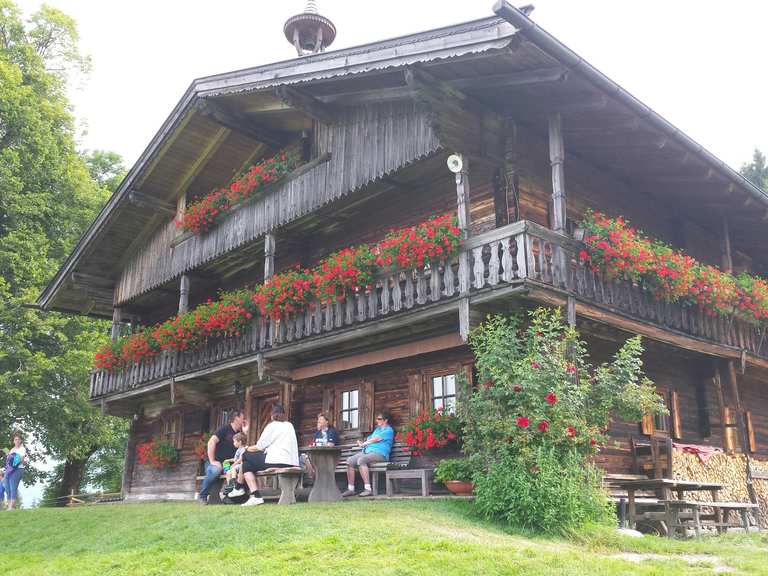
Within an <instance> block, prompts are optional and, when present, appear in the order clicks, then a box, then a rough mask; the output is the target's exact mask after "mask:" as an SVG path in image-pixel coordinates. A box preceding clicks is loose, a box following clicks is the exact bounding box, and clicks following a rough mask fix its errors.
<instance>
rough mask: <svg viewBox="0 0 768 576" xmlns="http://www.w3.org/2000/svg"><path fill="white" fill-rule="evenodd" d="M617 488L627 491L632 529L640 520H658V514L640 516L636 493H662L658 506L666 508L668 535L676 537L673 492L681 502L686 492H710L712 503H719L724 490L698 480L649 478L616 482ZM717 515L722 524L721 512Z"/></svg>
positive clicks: (718, 511)
mask: <svg viewBox="0 0 768 576" xmlns="http://www.w3.org/2000/svg"><path fill="white" fill-rule="evenodd" d="M613 484H614V486H616V487H617V488H621V489H625V490H626V491H627V514H628V516H629V525H630V527H631V528H635V527H636V526H637V521H638V520H645V519H648V518H655V519H658V517H659V515H658V513H653V512H651V513H642V514H638V512H637V509H636V506H635V492H637V491H646V490H654V491H661V494H662V496H661V499H660V500H659V502H658V504H657V505H658V506H659V507H661V506H663V507H664V513H663V515H662V517H663V519H664V521H665V522H666V524H667V533H668V535H670V536H672V535H674V530H673V529H672V526H673V524H676V523H677V520H678V514H677V509H676V508H674V507H673V506H670V505H669V504H668V502H669V501H670V500H671V499H672V498H671V496H672V492H676V493H677V498H678V499H679V500H684V499H685V498H684V493H685V492H702V491H703V492H710V494H711V495H712V501H713V502H717V501H718V499H719V494H720V490H721V489H722V488H723V485H722V484H715V483H712V482H699V481H696V480H676V479H673V478H648V479H637V480H616V481H614V482H613ZM646 505H647V503H646ZM715 514H716V515H717V521H718V523H720V524H722V519H721V518H720V514H721V513H720V510H719V509H717V510H716V511H715Z"/></svg>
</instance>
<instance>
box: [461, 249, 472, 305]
mask: <svg viewBox="0 0 768 576" xmlns="http://www.w3.org/2000/svg"><path fill="white" fill-rule="evenodd" d="M469 259H470V252H469V250H467V249H466V248H465V249H464V250H462V251H461V252H460V253H459V294H462V295H464V294H468V293H469V287H470V285H471V278H470V274H471V273H470V265H469Z"/></svg>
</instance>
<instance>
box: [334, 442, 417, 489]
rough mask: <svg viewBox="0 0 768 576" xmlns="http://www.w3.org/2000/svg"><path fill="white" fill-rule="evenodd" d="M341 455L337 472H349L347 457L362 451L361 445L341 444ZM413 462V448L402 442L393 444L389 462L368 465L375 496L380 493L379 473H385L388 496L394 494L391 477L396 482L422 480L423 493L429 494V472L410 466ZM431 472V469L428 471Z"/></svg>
mask: <svg viewBox="0 0 768 576" xmlns="http://www.w3.org/2000/svg"><path fill="white" fill-rule="evenodd" d="M339 448H341V456H340V457H339V462H338V464H336V473H337V474H346V473H347V459H348V458H349V457H350V456H352V455H354V454H357V453H358V452H360V447H359V446H357V445H356V444H347V445H342V446H339ZM410 464H411V449H410V448H408V446H406V445H405V444H403V443H402V442H395V443H394V444H392V451H391V452H390V454H389V462H375V463H373V464H370V465H369V466H368V469H369V470H370V471H371V488H372V490H373V494H374V496H378V494H379V475H380V474H384V476H385V480H384V481H385V483H386V490H387V496H392V490H391V487H390V479H391V481H392V482H396V481H397V480H399V479H404V478H414V479H417V480H420V481H421V493H422V495H424V496H427V495H429V480H430V478H429V474H424V472H425V470H423V469H414V468H409V466H410ZM426 472H430V471H428V470H427V471H426Z"/></svg>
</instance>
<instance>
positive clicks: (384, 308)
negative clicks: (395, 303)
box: [381, 276, 391, 316]
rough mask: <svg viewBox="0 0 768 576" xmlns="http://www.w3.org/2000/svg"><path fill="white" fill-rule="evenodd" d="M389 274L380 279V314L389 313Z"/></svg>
mask: <svg viewBox="0 0 768 576" xmlns="http://www.w3.org/2000/svg"><path fill="white" fill-rule="evenodd" d="M390 278H391V277H390V276H385V277H384V278H383V279H382V281H381V314H382V315H383V316H386V315H387V314H389V282H390Z"/></svg>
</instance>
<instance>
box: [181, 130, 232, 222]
mask: <svg viewBox="0 0 768 576" xmlns="http://www.w3.org/2000/svg"><path fill="white" fill-rule="evenodd" d="M231 132H232V130H230V129H229V128H227V127H225V126H222V127H221V128H219V129H218V130H217V131H216V134H214V135H213V138H212V139H211V140H210V141H209V142H208V144H206V146H205V148H203V150H202V151H201V152H200V154H198V156H197V158H196V159H195V161H194V162H192V165H191V166H190V167H189V168H188V169H187V171H186V172H185V173H184V175H183V176H182V177H181V178H179V181H178V183H177V184H176V186H174V187H173V194H172V197H173V198H179V197H181V196H184V195H185V194H186V192H187V188H189V186H190V184H192V182H193V181H194V179H195V178H197V176H198V175H199V174H200V172H202V171H203V169H204V168H205V166H206V164H207V162H208V160H210V159H211V157H212V156H213V155H214V154H215V153H216V151H217V150H218V149H219V148H220V147H221V145H222V144H223V143H224V141H225V140H226V139H227V136H229V134H230V133H231ZM177 208H178V205H177Z"/></svg>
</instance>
